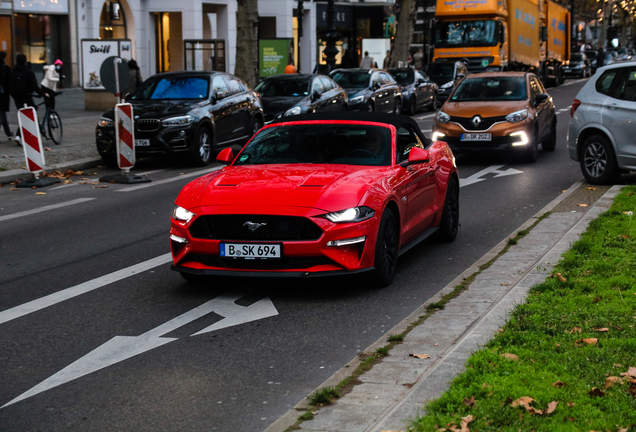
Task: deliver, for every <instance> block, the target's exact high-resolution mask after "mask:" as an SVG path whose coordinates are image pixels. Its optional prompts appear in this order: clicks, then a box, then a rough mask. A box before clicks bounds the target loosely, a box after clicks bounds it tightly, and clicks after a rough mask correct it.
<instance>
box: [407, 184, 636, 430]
mask: <svg viewBox="0 0 636 432" xmlns="http://www.w3.org/2000/svg"><path fill="white" fill-rule="evenodd" d="M634 215H636V187H633V186H630V187H627V188H625V189H623V191H622V192H621V193H620V194H619V195H618V196H617V197H616V199H615V201H614V204H613V205H612V207H611V208H610V209H609V210H608V211H607V212H605V213H604V214H602V215H601V216H600V217H599V218H597V219H596V220H594V221H592V222H591V223H590V225H589V226H588V229H587V231H586V232H585V233H584V234H583V235H582V236H581V238H580V239H579V240H578V241H577V242H576V243H575V244H574V245H573V246H572V248H571V249H570V250H569V251H568V252H567V253H566V254H564V255H563V257H562V259H561V261H560V262H559V264H558V265H557V266H556V267H555V268H554V270H553V273H552V276H551V277H549V278H548V279H546V281H545V282H543V283H541V284H539V285H536V286H534V287H533V288H532V289H531V290H530V294H529V295H528V298H527V299H526V303H524V304H522V305H518V306H517V307H515V309H514V310H513V312H512V313H511V317H510V320H509V322H508V323H507V324H506V325H505V327H504V328H503V332H501V333H499V334H497V335H496V336H495V337H494V339H493V340H491V341H490V342H489V343H488V344H487V345H486V346H485V347H484V348H483V349H481V350H480V351H477V352H475V353H474V354H473V355H472V356H471V357H470V358H469V359H468V361H467V368H466V371H465V372H464V373H462V374H460V375H459V376H457V377H456V378H455V379H454V380H453V382H452V384H451V387H450V388H449V390H448V391H446V392H445V393H444V394H443V395H442V396H441V397H440V398H439V399H437V400H434V401H432V402H429V403H428V404H427V405H426V407H425V409H426V412H427V415H425V416H423V417H420V418H419V419H417V420H416V421H415V422H413V424H412V425H411V427H410V428H409V431H417V432H419V431H440V430H445V429H446V430H454V429H455V428H457V430H459V429H460V427H459V426H460V424H461V420H462V418H466V417H467V416H472V421H471V422H470V423H469V424H468V427H469V429H470V430H471V431H473V432H474V431H480V432H485V431H514V432H517V431H520V430H521V431H551V432H560V431H585V432H588V431H611V432H617V431H627V430H629V431H630V432H631V431H635V430H636V379H635V378H636V377H632V378H630V376H629V375H628V374H627V373H628V371H629V367H636V221H635V220H634ZM586 339H587V342H586V341H585V340H586ZM593 339H596V340H597V341H596V343H595V342H594V340H593ZM504 354H513V355H514V356H517V357H518V359H515V358H514V357H513V356H507V357H506V356H504ZM510 357H511V358H510ZM632 371H634V369H632ZM632 373H633V372H632ZM621 374H625V375H621ZM612 377H616V378H612ZM612 381H614V383H613V385H610V384H612V383H611V382H612ZM522 397H531V398H533V399H534V400H533V401H532V402H531V403H530V404H529V405H528V408H529V409H526V408H524V407H523V406H516V407H513V406H512V405H513V403H512V402H514V401H516V400H518V399H519V398H522ZM472 398H474V402H473V399H472ZM551 402H557V403H558V405H556V408H555V409H554V410H553V411H552V412H551V413H549V414H548V413H547V408H548V407H549V405H550V403H551ZM553 405H554V404H553ZM531 408H534V410H533V409H531ZM540 411H541V412H540ZM451 423H454V424H455V425H451ZM447 428H449V429H447Z"/></svg>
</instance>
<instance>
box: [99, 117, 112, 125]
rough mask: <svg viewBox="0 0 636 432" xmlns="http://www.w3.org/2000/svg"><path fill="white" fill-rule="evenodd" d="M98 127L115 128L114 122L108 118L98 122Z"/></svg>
mask: <svg viewBox="0 0 636 432" xmlns="http://www.w3.org/2000/svg"><path fill="white" fill-rule="evenodd" d="M97 126H100V127H112V126H113V121H112V120H111V119H109V118H107V117H102V118H100V119H99V121H98V122H97Z"/></svg>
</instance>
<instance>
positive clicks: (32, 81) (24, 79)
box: [10, 54, 49, 145]
mask: <svg viewBox="0 0 636 432" xmlns="http://www.w3.org/2000/svg"><path fill="white" fill-rule="evenodd" d="M15 61H16V65H15V67H14V68H13V70H12V71H11V78H10V83H11V96H12V97H13V100H14V102H15V106H16V108H17V109H20V108H24V105H25V104H26V105H27V106H31V107H33V108H35V109H36V110H37V106H36V105H35V103H34V102H33V96H32V94H33V93H37V94H38V95H40V96H42V97H48V96H49V95H48V93H45V92H44V91H42V89H41V88H40V86H38V81H37V79H36V78H35V74H34V73H33V71H32V70H31V69H30V68H29V67H28V66H27V64H26V62H27V58H26V56H25V55H24V54H18V55H17V56H16V58H15ZM14 139H15V141H16V143H17V144H18V145H22V140H21V139H20V130H19V129H18V132H17V133H16V134H15V138H14Z"/></svg>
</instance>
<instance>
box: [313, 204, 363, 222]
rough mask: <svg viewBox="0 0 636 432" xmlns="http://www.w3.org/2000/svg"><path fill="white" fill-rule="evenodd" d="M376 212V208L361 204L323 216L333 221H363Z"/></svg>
mask: <svg viewBox="0 0 636 432" xmlns="http://www.w3.org/2000/svg"><path fill="white" fill-rule="evenodd" d="M374 214H375V210H373V209H371V208H369V207H366V206H360V207H353V208H348V209H346V210H340V211H336V212H331V213H327V214H325V215H323V217H325V218H327V219H329V220H330V221H331V222H333V223H344V222H362V221H363V220H367V219H371V218H372V217H373V215H374Z"/></svg>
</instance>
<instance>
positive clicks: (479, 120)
mask: <svg viewBox="0 0 636 432" xmlns="http://www.w3.org/2000/svg"><path fill="white" fill-rule="evenodd" d="M471 122H472V123H473V125H475V127H479V124H480V123H481V117H479V116H478V115H476V116H475V117H473V119H472V120H471Z"/></svg>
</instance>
